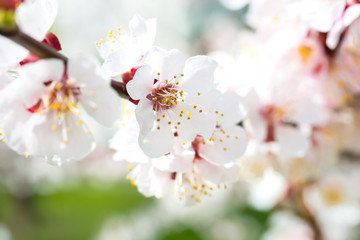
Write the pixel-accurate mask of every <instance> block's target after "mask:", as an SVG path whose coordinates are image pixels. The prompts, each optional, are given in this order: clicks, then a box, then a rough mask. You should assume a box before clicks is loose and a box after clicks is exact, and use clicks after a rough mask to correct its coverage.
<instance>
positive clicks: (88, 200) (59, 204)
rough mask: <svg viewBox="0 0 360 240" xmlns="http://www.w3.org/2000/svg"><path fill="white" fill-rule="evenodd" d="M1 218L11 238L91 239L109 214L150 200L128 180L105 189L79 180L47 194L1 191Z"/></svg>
mask: <svg viewBox="0 0 360 240" xmlns="http://www.w3.org/2000/svg"><path fill="white" fill-rule="evenodd" d="M0 202H1V204H0V222H3V223H5V225H7V226H8V227H9V228H10V230H11V232H12V234H13V237H14V240H49V239H51V240H58V239H59V240H60V239H61V240H63V239H70V240H71V239H74V240H75V239H76V240H82V239H84V240H86V239H92V238H93V237H94V236H95V235H96V234H97V233H98V232H99V231H100V229H101V227H102V225H103V223H104V221H105V220H106V219H107V218H108V217H111V216H114V215H115V216H118V215H125V214H128V213H130V212H131V211H132V210H133V209H135V208H138V207H141V206H143V205H144V204H148V203H150V202H151V200H150V199H146V198H144V197H143V196H141V195H140V194H139V193H138V192H137V190H136V188H134V187H132V186H131V185H130V184H129V183H128V182H121V183H117V184H113V185H111V186H109V187H108V188H106V189H99V188H95V187H94V186H93V185H91V184H89V183H86V182H82V183H81V184H78V185H76V186H64V187H62V188H61V189H60V190H59V191H57V192H56V193H53V194H49V195H39V194H36V195H34V196H30V197H26V198H14V197H12V196H10V195H8V194H6V193H4V192H2V193H1V195H0Z"/></svg>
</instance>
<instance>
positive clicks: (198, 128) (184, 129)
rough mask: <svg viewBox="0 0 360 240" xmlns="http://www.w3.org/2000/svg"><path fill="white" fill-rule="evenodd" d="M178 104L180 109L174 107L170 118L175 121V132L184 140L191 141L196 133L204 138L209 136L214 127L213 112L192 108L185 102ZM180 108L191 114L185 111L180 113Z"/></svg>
mask: <svg viewBox="0 0 360 240" xmlns="http://www.w3.org/2000/svg"><path fill="white" fill-rule="evenodd" d="M178 106H179V108H180V109H174V114H172V115H171V119H172V121H173V122H174V123H177V126H176V127H177V132H178V134H179V136H180V137H181V138H182V139H183V140H184V141H192V140H194V138H195V137H196V135H201V136H203V137H204V138H205V139H208V138H210V137H211V134H212V133H213V131H214V129H215V127H216V119H215V116H214V114H210V113H207V112H205V111H203V110H202V109H199V108H196V109H194V108H193V107H191V106H189V105H188V104H185V103H178ZM181 109H184V110H186V111H187V112H188V113H189V114H190V113H191V115H190V116H188V115H186V112H185V113H181V111H183V110H181ZM180 116H182V117H180ZM178 123H180V124H178Z"/></svg>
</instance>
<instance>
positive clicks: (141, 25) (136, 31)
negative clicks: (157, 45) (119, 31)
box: [129, 14, 156, 52]
mask: <svg viewBox="0 0 360 240" xmlns="http://www.w3.org/2000/svg"><path fill="white" fill-rule="evenodd" d="M129 29H130V35H131V38H132V43H133V45H134V46H135V47H136V48H137V49H139V50H140V52H145V51H146V50H148V49H149V48H150V47H151V46H152V45H153V43H154V40H155V36H156V19H155V18H151V19H144V18H143V17H141V16H140V15H138V14H135V15H134V17H132V19H131V20H130V22H129Z"/></svg>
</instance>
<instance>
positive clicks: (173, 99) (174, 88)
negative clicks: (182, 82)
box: [147, 73, 184, 112]
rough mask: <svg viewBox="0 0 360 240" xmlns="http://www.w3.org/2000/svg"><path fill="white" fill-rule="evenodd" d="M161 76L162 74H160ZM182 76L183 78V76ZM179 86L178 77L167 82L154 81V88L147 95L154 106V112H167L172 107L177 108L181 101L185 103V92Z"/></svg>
mask: <svg viewBox="0 0 360 240" xmlns="http://www.w3.org/2000/svg"><path fill="white" fill-rule="evenodd" d="M159 75H160V73H158V76H159ZM180 76H181V77H182V76H183V74H181V75H180ZM178 85H179V82H178V81H177V76H174V77H173V78H172V79H170V80H165V81H159V80H157V79H155V80H154V88H153V89H151V93H150V94H149V95H147V99H149V100H151V101H152V102H153V104H154V105H153V109H154V111H156V112H158V111H162V110H167V109H169V108H171V107H174V106H175V107H176V106H177V105H178V102H179V101H181V102H184V98H183V94H184V91H182V90H180V89H179V87H178Z"/></svg>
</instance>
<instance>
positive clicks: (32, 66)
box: [18, 59, 64, 84]
mask: <svg viewBox="0 0 360 240" xmlns="http://www.w3.org/2000/svg"><path fill="white" fill-rule="evenodd" d="M18 71H19V75H20V78H23V77H24V78H25V79H24V81H32V82H34V81H36V82H37V83H40V84H43V83H44V82H48V81H53V80H56V81H58V80H60V79H61V77H62V76H63V74H64V63H63V62H62V61H61V60H59V59H45V60H40V61H37V62H35V63H29V64H26V65H24V66H23V67H21V68H19V70H18Z"/></svg>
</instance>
